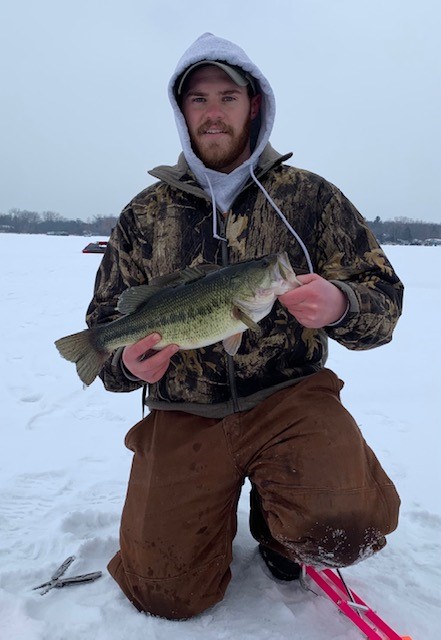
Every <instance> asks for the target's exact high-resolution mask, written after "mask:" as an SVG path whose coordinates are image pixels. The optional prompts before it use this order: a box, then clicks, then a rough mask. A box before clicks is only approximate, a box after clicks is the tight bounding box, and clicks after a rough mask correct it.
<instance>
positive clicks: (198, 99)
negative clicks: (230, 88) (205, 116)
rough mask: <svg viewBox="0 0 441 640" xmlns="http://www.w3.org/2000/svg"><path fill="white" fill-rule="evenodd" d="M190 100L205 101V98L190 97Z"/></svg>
mask: <svg viewBox="0 0 441 640" xmlns="http://www.w3.org/2000/svg"><path fill="white" fill-rule="evenodd" d="M192 102H205V98H201V97H194V98H193V99H192Z"/></svg>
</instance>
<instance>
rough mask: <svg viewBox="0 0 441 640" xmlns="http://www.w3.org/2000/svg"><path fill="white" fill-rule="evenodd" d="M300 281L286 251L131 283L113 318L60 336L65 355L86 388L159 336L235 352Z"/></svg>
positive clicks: (160, 345) (57, 343) (164, 340)
mask: <svg viewBox="0 0 441 640" xmlns="http://www.w3.org/2000/svg"><path fill="white" fill-rule="evenodd" d="M300 284H301V283H300V282H299V280H298V279H297V276H296V274H295V272H294V271H293V269H292V267H291V264H290V262H289V258H288V255H287V253H286V252H280V253H274V254H270V255H267V256H264V257H262V258H258V259H255V260H248V261H244V262H238V263H236V264H232V265H229V266H226V267H219V266H217V265H212V264H205V265H198V266H193V267H186V268H185V269H183V270H182V271H179V272H175V273H172V274H168V275H166V276H160V277H158V278H155V279H152V280H151V281H150V283H149V284H145V285H139V286H136V287H130V288H128V289H126V290H125V291H123V292H122V294H121V296H120V297H119V299H118V304H117V311H118V313H120V314H121V316H120V317H118V318H117V319H116V320H113V321H111V322H108V323H105V324H101V325H97V326H95V327H92V328H89V329H85V330H83V331H80V332H79V333H74V334H72V335H69V336H65V337H63V338H60V339H58V340H56V341H55V346H56V348H57V349H58V351H59V353H60V354H61V356H62V357H63V358H65V359H66V360H69V361H70V362H74V363H75V364H76V370H77V373H78V376H79V377H80V379H81V380H82V382H83V383H84V384H85V385H86V386H88V385H90V384H92V382H93V381H94V380H95V378H96V377H97V376H98V375H99V373H100V371H101V369H102V367H103V366H104V364H105V362H106V361H107V360H108V358H109V357H110V356H111V355H112V354H113V353H114V351H115V350H117V349H119V348H121V347H125V346H128V345H131V344H134V343H135V342H138V341H139V340H141V339H142V338H144V337H145V336H147V335H149V334H152V333H158V334H160V336H161V340H160V342H158V343H157V344H156V345H155V347H154V348H155V349H162V348H163V347H165V346H167V345H169V344H176V345H178V346H179V349H180V350H187V349H199V348H202V347H206V346H209V345H212V344H215V343H217V342H220V341H222V343H223V346H224V348H225V351H226V352H227V353H228V354H230V355H235V354H236V353H237V351H238V349H239V347H240V344H241V340H242V334H243V333H244V332H245V331H246V330H247V329H251V330H253V331H256V332H259V331H260V328H259V325H258V322H259V321H260V320H262V318H264V317H265V316H266V315H268V314H269V313H270V311H271V309H272V307H273V305H274V303H275V301H276V298H277V296H279V295H282V294H283V293H286V292H287V291H289V290H290V289H293V288H295V287H297V286H299V285H300Z"/></svg>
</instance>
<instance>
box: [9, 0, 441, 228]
mask: <svg viewBox="0 0 441 640" xmlns="http://www.w3.org/2000/svg"><path fill="white" fill-rule="evenodd" d="M205 31H211V32H213V33H215V34H216V35H218V36H221V37H224V38H227V39H229V40H233V41H234V42H236V43H237V44H239V45H240V46H242V48H244V49H245V51H246V52H247V53H248V55H249V56H250V57H251V58H252V59H253V60H254V62H256V64H257V65H258V66H259V67H260V68H261V69H262V71H263V73H264V74H265V75H266V76H267V78H268V79H269V81H270V82H271V84H272V86H273V89H274V92H275V95H276V103H277V115H276V124H275V128H274V130H273V134H272V137H271V142H272V144H273V146H275V147H276V149H277V150H278V151H280V152H287V151H293V152H294V157H293V158H292V159H291V161H290V163H291V164H294V165H296V166H299V167H302V168H305V169H309V170H311V171H314V172H315V173H318V174H320V175H322V176H324V177H325V178H327V179H328V180H330V181H331V182H333V183H334V184H336V185H337V186H338V187H340V188H341V189H342V190H343V191H344V193H345V194H346V195H347V196H348V197H349V198H350V200H352V202H353V203H354V204H355V205H356V206H357V207H358V209H359V210H360V211H361V213H362V214H363V215H364V216H365V217H366V218H368V219H370V220H371V219H374V218H375V217H376V216H377V215H379V216H380V217H381V218H382V219H384V220H386V219H393V218H395V217H397V216H406V217H409V218H414V219H421V220H427V221H434V222H437V223H440V222H441V124H440V123H441V72H440V70H441V44H440V43H441V37H440V33H441V3H440V2H439V0H418V1H417V0H413V1H410V0H270V1H268V0H223V2H220V3H210V2H206V1H204V0H185V1H184V0H119V1H116V0H108V1H104V0H102V1H99V0H9V2H6V1H4V2H2V4H1V8H0V212H3V213H6V212H7V211H8V210H9V209H11V208H20V209H29V210H33V211H39V212H43V211H56V212H58V213H60V214H61V215H63V216H65V217H67V218H81V219H84V220H86V219H87V218H91V217H93V216H94V215H110V214H112V215H115V214H118V213H119V211H120V210H121V208H122V207H123V206H124V205H125V204H126V203H127V202H128V201H129V200H130V199H131V198H132V197H133V196H134V195H136V193H137V192H139V191H140V190H142V189H143V188H144V187H146V186H148V185H149V184H151V183H152V182H153V179H152V178H150V176H148V175H147V170H148V169H150V168H152V167H154V166H156V165H158V164H174V163H175V161H176V159H177V156H178V154H179V152H180V146H179V139H178V135H177V132H176V129H175V124H174V118H173V114H172V110H171V107H170V105H169V102H168V98H167V83H168V80H169V78H170V76H171V74H172V72H173V70H174V68H175V66H176V63H177V61H178V59H179V57H180V56H181V55H182V53H183V52H184V50H185V49H186V48H187V47H188V46H189V45H190V44H191V43H192V42H193V40H195V39H196V38H197V37H198V36H199V35H201V34H202V33H204V32H205Z"/></svg>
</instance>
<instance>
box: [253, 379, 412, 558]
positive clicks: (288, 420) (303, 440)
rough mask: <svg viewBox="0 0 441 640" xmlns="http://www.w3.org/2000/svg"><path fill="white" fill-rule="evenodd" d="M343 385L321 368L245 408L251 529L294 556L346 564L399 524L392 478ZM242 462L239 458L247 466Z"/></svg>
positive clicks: (375, 547) (374, 548)
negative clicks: (346, 401) (343, 398)
mask: <svg viewBox="0 0 441 640" xmlns="http://www.w3.org/2000/svg"><path fill="white" fill-rule="evenodd" d="M342 384H343V383H341V381H339V380H338V378H337V377H336V376H335V374H334V373H332V372H331V371H329V370H324V371H321V372H319V373H318V374H315V375H313V376H311V377H309V378H308V379H306V380H304V381H302V382H300V383H299V384H298V385H296V386H295V387H292V388H291V389H288V390H284V391H282V392H279V393H277V394H275V395H274V396H272V397H270V398H269V399H268V400H266V401H265V403H264V404H263V405H261V406H260V407H258V408H257V409H255V410H252V411H250V412H248V413H247V414H246V417H244V419H243V425H242V431H243V433H247V439H246V440H245V441H243V442H241V445H242V447H243V449H242V451H243V452H246V455H247V456H249V451H250V445H249V441H251V440H254V442H255V447H256V448H255V449H254V453H253V456H252V457H251V458H250V459H249V460H248V463H247V471H248V474H249V477H250V480H251V482H252V485H253V490H252V496H251V500H252V501H251V517H250V524H251V531H252V534H253V536H254V537H255V538H256V539H257V540H258V541H260V542H262V543H264V544H266V545H268V546H270V547H271V548H273V549H274V550H275V551H278V552H279V553H281V554H282V555H285V556H286V557H289V558H291V559H293V560H297V561H300V562H304V563H306V564H313V565H316V566H346V565H349V564H351V563H353V562H355V561H357V560H359V559H362V558H363V557H367V556H368V555H371V554H372V553H374V552H375V551H378V550H379V549H381V548H382V547H383V546H384V545H385V544H386V540H385V535H386V534H388V533H390V532H391V531H393V530H394V529H395V528H396V526H397V519H398V510H399V504H400V500H399V497H398V494H397V492H396V490H395V487H394V486H393V484H392V482H391V480H390V479H389V478H388V477H387V475H386V473H385V472H384V470H383V469H382V468H381V466H380V464H379V462H378V460H377V458H376V457H375V455H374V453H373V452H372V451H371V449H370V448H369V447H368V445H367V444H366V442H365V440H364V438H363V436H362V434H361V432H360V430H359V428H358V426H357V425H356V423H355V421H354V420H353V418H352V416H351V415H350V414H349V413H348V412H347V411H346V409H345V408H344V407H343V406H342V404H341V402H340V398H339V391H340V389H341V386H342ZM245 463H246V462H244V464H245Z"/></svg>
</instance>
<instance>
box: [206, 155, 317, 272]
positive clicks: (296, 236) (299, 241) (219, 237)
mask: <svg viewBox="0 0 441 640" xmlns="http://www.w3.org/2000/svg"><path fill="white" fill-rule="evenodd" d="M250 176H251V177H252V179H253V180H254V182H255V183H256V184H257V186H258V187H259V189H260V190H261V191H262V193H263V195H264V196H265V198H266V199H267V200H268V202H269V203H270V205H271V206H272V208H273V209H274V211H276V213H277V214H278V216H279V217H280V219H281V220H282V222H283V223H284V224H285V225H286V227H287V228H288V229H289V231H290V233H291V234H292V235H293V236H294V238H295V239H296V240H297V242H298V243H299V245H300V248H301V249H302V251H303V254H304V256H305V258H306V262H307V265H308V269H309V272H310V273H314V267H313V266H312V260H311V256H310V254H309V251H308V249H307V247H306V245H305V243H304V242H303V240H302V239H301V237H300V236H299V234H298V233H297V231H296V230H295V229H293V227H292V226H291V225H290V224H289V222H288V220H287V219H286V216H285V215H284V214H283V213H282V211H281V210H280V209H279V207H278V206H277V205H276V203H275V202H274V200H273V199H272V198H271V196H270V194H269V193H268V191H267V190H266V189H265V187H264V186H263V184H261V183H260V182H259V180H258V179H257V178H256V176H255V174H254V170H253V166H252V165H250ZM205 178H206V180H207V182H208V187H209V189H210V195H211V203H212V206H213V238H216V239H217V240H223V242H227V239H226V238H222V236H220V235H219V234H218V232H217V208H216V197H215V195H214V190H213V187H212V185H211V182H210V178H209V177H208V175H207V174H205Z"/></svg>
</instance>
